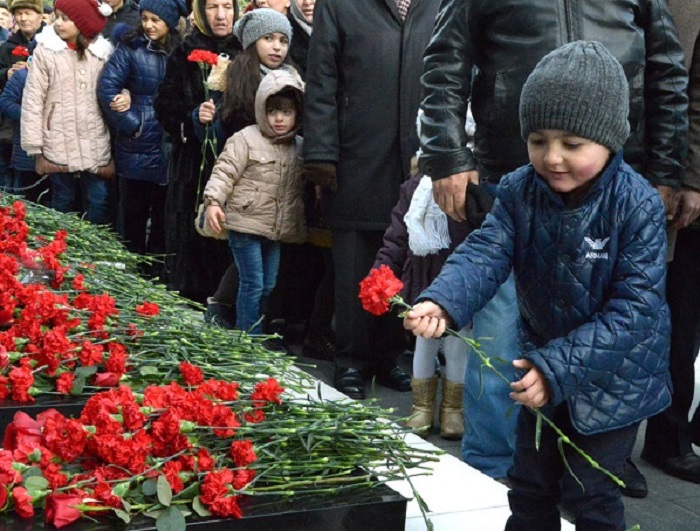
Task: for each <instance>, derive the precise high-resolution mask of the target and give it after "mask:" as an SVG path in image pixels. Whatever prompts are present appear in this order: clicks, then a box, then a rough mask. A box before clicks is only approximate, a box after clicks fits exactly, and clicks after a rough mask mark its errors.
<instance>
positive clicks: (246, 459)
mask: <svg viewBox="0 0 700 531" xmlns="http://www.w3.org/2000/svg"><path fill="white" fill-rule="evenodd" d="M231 457H232V458H233V462H234V464H235V465H236V466H237V467H245V466H248V465H249V464H251V463H254V462H255V461H257V460H258V456H257V455H255V448H254V447H253V442H252V441H250V440H248V439H246V440H243V441H233V442H232V443H231Z"/></svg>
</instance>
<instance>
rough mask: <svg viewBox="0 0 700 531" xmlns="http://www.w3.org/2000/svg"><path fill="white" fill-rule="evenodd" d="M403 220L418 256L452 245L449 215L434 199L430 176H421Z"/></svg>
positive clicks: (412, 246)
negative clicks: (448, 225) (448, 221)
mask: <svg viewBox="0 0 700 531" xmlns="http://www.w3.org/2000/svg"><path fill="white" fill-rule="evenodd" d="M403 220H404V223H406V229H407V230H408V247H409V249H411V251H413V254H415V255H416V256H426V255H428V254H435V253H437V252H438V251H439V250H440V249H446V248H447V247H449V246H450V234H449V232H448V229H447V215H446V214H445V213H444V212H443V211H442V210H440V207H439V206H438V205H437V203H436V202H435V200H434V199H433V181H432V179H431V178H430V177H427V176H426V177H422V178H421V180H420V182H419V183H418V187H417V188H416V191H415V192H413V197H412V198H411V205H410V206H409V207H408V212H406V215H405V216H404V218H403Z"/></svg>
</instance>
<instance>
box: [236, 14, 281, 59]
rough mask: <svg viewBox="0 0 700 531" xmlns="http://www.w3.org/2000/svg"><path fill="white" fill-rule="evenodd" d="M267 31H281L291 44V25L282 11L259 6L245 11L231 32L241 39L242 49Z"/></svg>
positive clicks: (267, 32)
mask: <svg viewBox="0 0 700 531" xmlns="http://www.w3.org/2000/svg"><path fill="white" fill-rule="evenodd" d="M269 33H282V34H283V35H286V36H287V39H288V40H289V44H292V25H291V24H290V23H289V20H287V17H285V16H284V15H283V14H282V13H280V12H278V11H275V10H274V9H270V8H268V7H261V8H258V9H253V10H252V11H250V12H248V13H246V14H245V15H244V16H243V17H242V18H241V19H240V20H239V21H238V22H236V24H235V25H234V26H233V34H234V35H235V36H236V37H238V40H239V41H241V44H242V45H243V49H247V48H248V46H250V45H251V44H254V43H255V41H257V40H258V39H259V38H260V37H262V36H263V35H267V34H269Z"/></svg>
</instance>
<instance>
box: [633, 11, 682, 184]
mask: <svg viewBox="0 0 700 531" xmlns="http://www.w3.org/2000/svg"><path fill="white" fill-rule="evenodd" d="M648 3H649V20H648V24H647V26H646V28H643V29H644V32H645V44H646V69H645V80H644V104H645V112H644V118H643V119H644V123H645V148H646V156H645V161H646V162H645V165H644V169H643V171H642V174H643V175H644V177H646V179H647V180H648V181H649V182H650V183H651V184H653V185H655V186H659V185H664V186H671V187H673V188H679V187H680V184H681V180H682V178H683V172H684V170H683V161H684V160H685V158H686V154H687V149H688V114H687V109H688V97H687V93H686V88H687V83H688V73H687V71H686V69H685V66H684V61H683V50H682V48H681V45H680V42H679V40H678V34H677V32H676V30H675V26H674V25H673V20H672V19H671V15H670V14H669V11H668V6H667V3H666V2H665V1H662V0H649V2H648Z"/></svg>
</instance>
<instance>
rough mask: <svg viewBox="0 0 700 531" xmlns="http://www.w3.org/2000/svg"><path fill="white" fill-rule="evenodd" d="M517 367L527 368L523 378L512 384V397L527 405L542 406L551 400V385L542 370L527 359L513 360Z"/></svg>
mask: <svg viewBox="0 0 700 531" xmlns="http://www.w3.org/2000/svg"><path fill="white" fill-rule="evenodd" d="M513 366H514V367H515V368H516V369H522V370H526V371H527V373H526V374H525V376H523V377H522V379H520V380H518V381H517V382H513V383H512V384H510V387H511V389H513V392H512V393H510V397H511V398H512V399H513V400H515V401H516V402H520V403H521V404H522V405H524V406H527V407H533V408H537V407H542V406H544V405H545V404H546V403H547V402H549V386H548V385H547V380H545V378H544V376H543V375H542V373H541V372H540V370H539V369H538V368H537V367H536V366H535V365H534V364H532V363H531V362H529V361H528V360H526V359H519V360H514V361H513Z"/></svg>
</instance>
